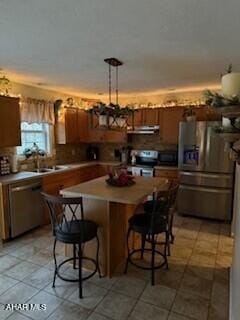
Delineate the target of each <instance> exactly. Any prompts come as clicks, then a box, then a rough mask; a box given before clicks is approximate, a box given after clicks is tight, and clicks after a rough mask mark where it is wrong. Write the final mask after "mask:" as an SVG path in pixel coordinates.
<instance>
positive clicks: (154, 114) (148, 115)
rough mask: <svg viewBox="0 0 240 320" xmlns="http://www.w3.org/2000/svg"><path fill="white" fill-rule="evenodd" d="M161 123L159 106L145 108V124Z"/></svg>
mask: <svg viewBox="0 0 240 320" xmlns="http://www.w3.org/2000/svg"><path fill="white" fill-rule="evenodd" d="M158 124H159V108H155V109H151V108H146V109H143V125H146V126H153V125H158Z"/></svg>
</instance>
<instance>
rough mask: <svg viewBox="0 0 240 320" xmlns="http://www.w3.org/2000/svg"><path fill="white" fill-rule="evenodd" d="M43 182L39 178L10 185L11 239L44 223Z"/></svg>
mask: <svg viewBox="0 0 240 320" xmlns="http://www.w3.org/2000/svg"><path fill="white" fill-rule="evenodd" d="M41 191H42V181H41V179H39V178H35V179H31V180H28V181H21V182H18V183H14V184H10V185H9V189H8V192H9V213H10V237H11V238H14V237H16V236H18V235H20V234H22V233H24V232H26V231H29V230H31V229H33V228H35V227H37V226H39V225H41V224H42V222H43V210H44V209H43V199H42V196H41Z"/></svg>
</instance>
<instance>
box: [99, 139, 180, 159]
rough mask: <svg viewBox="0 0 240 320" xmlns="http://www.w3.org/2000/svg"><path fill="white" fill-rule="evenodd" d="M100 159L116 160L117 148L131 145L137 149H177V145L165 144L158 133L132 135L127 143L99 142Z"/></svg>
mask: <svg viewBox="0 0 240 320" xmlns="http://www.w3.org/2000/svg"><path fill="white" fill-rule="evenodd" d="M98 146H99V150H100V160H102V161H114V160H117V159H116V158H115V155H114V150H115V149H121V148H122V147H126V146H131V147H132V148H133V149H136V150H138V149H139V150H157V151H160V150H177V145H172V144H163V143H162V142H161V140H160V137H159V136H158V135H131V136H129V138H128V143H126V144H113V143H109V144H99V145H98Z"/></svg>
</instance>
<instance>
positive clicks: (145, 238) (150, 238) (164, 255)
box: [124, 227, 169, 285]
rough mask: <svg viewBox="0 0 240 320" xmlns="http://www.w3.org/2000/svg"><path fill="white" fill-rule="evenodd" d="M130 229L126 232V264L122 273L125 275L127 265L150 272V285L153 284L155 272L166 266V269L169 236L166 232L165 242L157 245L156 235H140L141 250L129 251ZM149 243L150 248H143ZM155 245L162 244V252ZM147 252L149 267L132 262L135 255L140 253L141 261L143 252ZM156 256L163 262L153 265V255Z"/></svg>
mask: <svg viewBox="0 0 240 320" xmlns="http://www.w3.org/2000/svg"><path fill="white" fill-rule="evenodd" d="M131 231H132V229H131V227H129V229H128V232H127V258H126V264H125V269H124V273H125V274H126V273H127V271H128V265H129V263H131V264H132V265H134V266H135V267H137V268H140V269H143V270H150V271H151V284H152V285H154V284H155V270H157V269H160V268H162V267H163V266H166V269H168V261H167V255H168V246H169V234H168V232H165V239H166V241H165V242H164V243H158V242H157V241H156V239H155V237H156V235H154V234H148V235H147V234H142V235H141V236H142V243H141V248H140V249H133V250H130V248H129V236H130V233H131ZM146 241H147V242H149V243H150V244H151V248H150V249H149V248H145V242H146ZM157 244H163V245H164V249H163V252H160V251H159V250H158V249H157V248H156V245H157ZM145 251H148V252H150V253H151V263H150V266H149V267H145V266H141V265H139V264H137V263H136V262H135V261H133V260H132V257H133V256H134V254H135V253H138V254H139V253H140V257H141V259H143V255H144V252H145ZM156 254H158V255H160V256H162V258H163V262H162V263H160V264H158V265H156V264H155V255H156Z"/></svg>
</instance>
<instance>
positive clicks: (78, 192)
mask: <svg viewBox="0 0 240 320" xmlns="http://www.w3.org/2000/svg"><path fill="white" fill-rule="evenodd" d="M106 178H107V177H106V176H104V177H100V178H97V179H94V180H91V181H87V182H84V183H81V184H78V185H75V186H72V187H69V188H66V189H63V190H62V191H61V194H62V195H63V196H65V197H82V198H83V208H84V216H85V219H90V220H92V221H95V222H96V223H97V224H98V225H99V239H100V267H101V272H102V273H103V274H104V275H107V276H109V277H111V276H112V275H113V273H114V271H115V269H116V268H117V267H118V266H119V265H120V264H121V263H122V262H123V261H124V259H125V257H126V234H127V227H128V219H129V218H130V217H131V216H132V215H133V214H134V213H135V210H136V208H137V207H138V206H139V204H141V203H142V202H143V201H144V199H146V197H147V196H148V195H151V194H152V193H153V192H154V191H156V190H158V191H161V190H166V189H167V188H168V180H167V179H164V178H153V177H135V182H136V183H135V184H134V185H132V186H129V187H121V188H119V187H111V186H109V185H107V183H106V181H105V180H106ZM132 240H133V241H132V246H133V245H134V239H132ZM66 254H67V255H68V256H71V255H72V248H71V247H70V246H66ZM84 255H85V256H89V257H93V258H95V255H96V243H95V241H91V242H89V243H87V244H86V245H85V246H84ZM86 267H89V266H86Z"/></svg>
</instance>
